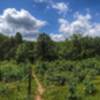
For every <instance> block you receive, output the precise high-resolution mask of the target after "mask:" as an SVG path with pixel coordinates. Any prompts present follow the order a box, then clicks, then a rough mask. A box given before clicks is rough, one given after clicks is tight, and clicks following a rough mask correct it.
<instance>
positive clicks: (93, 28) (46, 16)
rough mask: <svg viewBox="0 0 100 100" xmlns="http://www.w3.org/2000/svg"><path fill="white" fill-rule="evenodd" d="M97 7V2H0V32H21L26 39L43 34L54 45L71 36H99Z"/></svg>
mask: <svg viewBox="0 0 100 100" xmlns="http://www.w3.org/2000/svg"><path fill="white" fill-rule="evenodd" d="M99 5H100V0H0V32H1V33H4V34H5V35H9V34H10V35H14V34H15V33H16V32H17V31H20V32H21V33H22V35H23V36H24V37H25V38H28V39H32V38H33V39H35V38H36V36H37V34H38V33H39V32H46V33H48V34H50V36H51V37H52V39H54V40H56V41H59V40H64V39H65V38H67V37H69V36H70V35H72V34H74V32H75V33H81V34H83V35H90V36H99V35H100V34H99V33H100V24H99V23H100V6H99ZM15 12H16V13H15ZM20 15H22V16H20ZM16 16H17V17H16ZM32 17H33V18H32ZM24 21H25V22H24ZM3 26H5V28H4V27H3ZM29 26H30V27H29ZM11 27H12V29H10V28H11Z"/></svg>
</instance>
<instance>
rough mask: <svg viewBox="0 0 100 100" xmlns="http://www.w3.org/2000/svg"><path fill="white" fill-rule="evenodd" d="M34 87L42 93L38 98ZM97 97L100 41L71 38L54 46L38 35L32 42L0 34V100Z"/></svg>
mask: <svg viewBox="0 0 100 100" xmlns="http://www.w3.org/2000/svg"><path fill="white" fill-rule="evenodd" d="M38 83H39V84H38ZM38 85H40V86H43V88H44V90H45V91H44V92H43V93H42V94H41V95H40V94H39V91H38V87H39V86H38ZM40 88H41V87H40ZM38 94H39V95H38ZM36 96H37V97H39V98H40V99H38V98H37V97H36ZM99 97H100V37H94V38H92V37H88V36H85V37H83V36H81V35H73V36H72V37H70V39H66V40H65V41H63V42H54V41H52V40H51V38H50V37H49V36H48V35H47V34H45V33H42V34H40V35H39V36H38V39H37V41H36V42H34V41H26V40H23V39H22V36H21V34H20V33H16V35H15V36H14V37H7V36H4V35H1V34H0V100H99Z"/></svg>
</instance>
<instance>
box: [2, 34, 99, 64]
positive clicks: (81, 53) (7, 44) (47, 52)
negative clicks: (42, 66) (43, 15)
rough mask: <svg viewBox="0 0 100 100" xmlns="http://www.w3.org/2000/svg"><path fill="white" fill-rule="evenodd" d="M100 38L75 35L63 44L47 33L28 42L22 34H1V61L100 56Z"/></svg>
mask: <svg viewBox="0 0 100 100" xmlns="http://www.w3.org/2000/svg"><path fill="white" fill-rule="evenodd" d="M99 50H100V37H89V36H82V35H80V34H78V35H76V34H74V35H73V36H72V37H70V38H69V39H66V40H65V41H62V42H55V41H53V40H52V39H51V37H50V36H49V35H48V34H46V33H41V34H40V35H39V36H38V38H37V41H27V40H24V39H23V38H22V35H21V33H19V32H17V33H16V35H15V36H12V37H7V36H5V35H3V34H0V60H11V59H15V60H16V61H17V62H19V63H20V62H26V61H30V62H31V63H33V62H35V61H37V60H42V61H54V60H58V59H60V60H61V59H66V60H77V59H86V58H92V57H99V56H100V51H99Z"/></svg>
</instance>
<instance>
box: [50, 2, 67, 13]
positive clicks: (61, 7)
mask: <svg viewBox="0 0 100 100" xmlns="http://www.w3.org/2000/svg"><path fill="white" fill-rule="evenodd" d="M51 6H52V8H53V9H55V10H57V11H58V13H59V14H66V13H67V12H68V11H69V7H68V4H66V3H64V2H57V3H52V5H51Z"/></svg>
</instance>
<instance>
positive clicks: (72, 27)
mask: <svg viewBox="0 0 100 100" xmlns="http://www.w3.org/2000/svg"><path fill="white" fill-rule="evenodd" d="M74 18H75V20H74V21H72V22H69V21H68V20H66V19H63V18H60V19H59V23H60V28H59V32H60V33H62V34H63V35H64V36H66V37H68V36H71V35H73V34H77V33H78V34H82V35H83V36H86V35H89V36H93V37H94V36H100V24H99V23H93V22H92V21H91V19H92V16H91V15H90V14H86V15H85V16H84V15H81V14H79V13H76V14H75V15H74Z"/></svg>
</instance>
